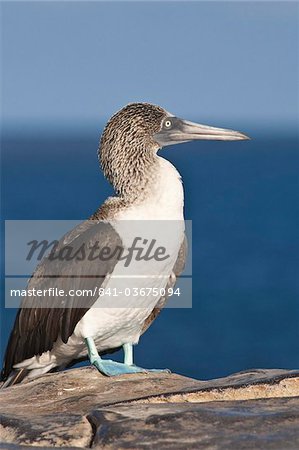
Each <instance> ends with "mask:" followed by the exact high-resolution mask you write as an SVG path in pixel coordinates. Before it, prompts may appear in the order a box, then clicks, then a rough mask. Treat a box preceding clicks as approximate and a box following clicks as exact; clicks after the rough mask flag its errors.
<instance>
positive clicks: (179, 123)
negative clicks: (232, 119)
mask: <svg viewBox="0 0 299 450" xmlns="http://www.w3.org/2000/svg"><path fill="white" fill-rule="evenodd" d="M169 121H170V123H171V125H170V127H169V128H168V129H167V128H166V127H165V125H164V126H163V128H162V129H161V130H160V131H159V132H158V133H156V134H155V136H154V138H155V140H156V141H157V143H158V144H159V145H161V147H164V146H166V145H173V144H180V143H182V142H188V141H195V140H215V141H241V140H246V139H250V138H249V137H248V136H246V135H245V134H243V133H240V132H239V131H234V130H228V129H225V128H215V127H210V126H207V125H201V124H198V123H194V122H189V121H187V120H181V119H178V118H177V117H169ZM166 122H167V120H166V121H165V123H166Z"/></svg>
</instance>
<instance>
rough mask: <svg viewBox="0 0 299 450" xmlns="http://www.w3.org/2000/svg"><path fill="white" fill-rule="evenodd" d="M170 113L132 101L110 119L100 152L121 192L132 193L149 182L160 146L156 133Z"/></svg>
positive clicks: (106, 172)
mask: <svg viewBox="0 0 299 450" xmlns="http://www.w3.org/2000/svg"><path fill="white" fill-rule="evenodd" d="M166 116H167V113H166V111H164V109H162V108H160V107H159V106H155V105H151V104H149V103H131V104H129V105H127V106H125V107H124V108H123V109H121V110H120V111H118V112H117V113H116V114H114V115H113V116H112V117H111V119H110V120H109V122H108V123H107V125H106V127H105V129H104V132H103V134H102V137H101V141H100V147H99V152H98V155H99V160H100V163H101V166H102V169H103V171H104V174H105V176H106V177H107V179H108V180H109V181H110V183H111V184H112V185H113V187H114V189H115V190H116V192H117V193H118V194H120V195H124V194H128V191H132V190H133V189H134V188H136V187H137V185H144V184H145V182H146V178H147V177H148V176H149V175H150V172H151V170H150V169H151V167H153V165H154V162H155V155H156V152H157V150H158V149H159V145H158V144H157V142H156V141H155V140H154V134H155V133H157V132H159V130H160V128H161V123H162V121H163V119H164V118H165V117H166Z"/></svg>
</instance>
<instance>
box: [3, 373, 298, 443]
mask: <svg viewBox="0 0 299 450" xmlns="http://www.w3.org/2000/svg"><path fill="white" fill-rule="evenodd" d="M0 416H1V424H2V425H1V431H0V436H1V444H0V448H1V449H7V450H9V449H10V450H17V449H24V450H28V449H30V448H33V447H34V448H35V447H40V448H44V449H49V448H53V447H54V448H55V447H56V448H57V447H58V448H68V449H80V448H95V449H143V448H146V449H186V448H187V449H201V448H202V449H213V450H217V449H225V450H226V449H228V448H230V450H233V449H238V450H239V449H261V448H262V449H279V450H281V449H284V450H286V449H297V448H299V370H291V371H287V370H260V369H259V370H251V371H248V372H240V373H237V374H234V375H231V376H228V377H226V378H221V379H217V380H211V381H198V380H193V379H191V378H186V377H182V376H180V375H176V374H167V373H163V374H157V373H148V374H136V375H123V376H120V377H115V378H106V377H103V376H101V375H100V374H99V373H98V372H97V371H96V370H95V369H94V368H92V367H84V368H80V369H73V370H68V371H65V372H60V373H53V374H47V375H44V376H42V377H40V378H38V379H37V380H34V381H31V382H28V383H25V384H22V385H17V386H13V387H11V388H7V389H3V390H1V391H0Z"/></svg>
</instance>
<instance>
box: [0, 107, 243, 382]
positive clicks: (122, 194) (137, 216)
mask: <svg viewBox="0 0 299 450" xmlns="http://www.w3.org/2000/svg"><path fill="white" fill-rule="evenodd" d="M246 139H249V138H248V136H247V135H245V134H243V133H241V132H239V131H234V130H230V129H225V128H216V127H211V126H208V125H202V124H198V123H194V122H190V121H187V120H183V119H180V118H178V117H176V116H175V115H173V114H172V113H170V112H168V111H167V110H165V109H163V108H162V107H160V106H157V105H154V104H151V103H144V102H136V103H129V104H128V105H126V106H125V107H123V108H122V109H120V110H119V111H117V112H116V113H115V114H114V115H113V116H112V117H111V118H110V119H109V121H108V122H107V124H106V126H105V128H104V130H103V133H102V136H101V139H100V143H99V148H98V159H99V162H100V166H101V168H102V171H103V173H104V175H105V177H106V179H107V180H108V181H109V182H110V183H111V185H112V187H113V189H114V195H113V196H111V197H108V198H107V199H106V201H105V202H104V203H103V204H102V205H101V206H100V207H99V208H98V209H97V210H96V211H95V212H94V213H93V214H92V215H91V216H90V217H89V219H87V220H86V221H84V222H82V223H80V224H79V225H78V226H76V227H75V228H74V229H72V230H70V231H69V232H68V233H66V234H65V235H64V236H63V237H62V238H61V239H60V240H59V242H58V244H57V246H56V248H55V250H53V251H52V252H51V253H50V255H46V256H44V258H43V259H42V261H41V262H40V263H39V264H38V266H37V268H36V270H35V272H34V273H33V275H32V276H31V278H30V279H29V281H28V285H27V290H30V289H34V288H36V289H44V292H46V289H48V288H49V286H50V285H53V278H54V281H55V286H57V287H58V288H59V289H60V288H61V289H63V290H64V292H68V290H69V289H70V288H73V289H74V290H75V291H76V292H77V289H79V288H81V289H83V288H85V287H88V288H92V289H93V288H95V287H96V288H97V289H95V290H94V295H93V296H91V297H88V298H84V300H83V299H82V298H81V297H76V296H66V297H67V298H64V299H63V300H61V299H60V298H58V297H55V298H52V297H51V296H50V295H49V294H45V295H44V298H43V303H42V307H39V306H40V305H37V304H36V303H35V300H33V299H32V297H29V296H28V295H27V296H26V297H25V298H24V299H23V301H22V304H21V307H20V309H19V310H18V313H17V316H16V319H15V323H14V326H13V329H12V331H11V334H10V337H9V341H8V345H7V349H6V353H5V357H4V364H3V369H2V372H1V380H2V381H3V382H4V383H3V387H7V386H11V385H13V384H16V383H20V382H23V381H24V380H28V379H32V378H35V377H37V376H40V375H42V374H44V373H47V372H49V371H55V370H61V369H64V368H66V367H70V366H71V365H72V364H74V363H75V362H77V361H79V360H81V359H88V358H89V361H90V363H91V364H92V365H93V366H94V367H96V368H97V370H98V371H99V372H100V373H101V374H102V375H105V376H116V375H122V374H130V373H147V372H148V371H151V370H153V371H160V370H161V371H164V370H167V369H144V368H142V367H139V366H137V365H135V364H134V358H133V346H135V345H137V344H138V342H139V339H140V336H141V335H142V334H143V333H144V332H145V331H146V330H147V329H148V328H149V326H150V325H151V324H152V323H153V321H154V320H155V319H156V317H157V316H158V315H159V313H160V312H161V310H162V309H163V307H164V306H165V303H166V301H167V299H168V292H169V290H168V289H169V288H173V287H174V286H175V283H176V279H177V277H179V275H180V274H181V273H182V271H183V270H184V266H185V261H186V258H187V239H186V235H185V228H184V190H183V185H182V180H181V176H180V174H179V172H178V170H177V169H176V168H175V167H174V166H173V165H172V164H171V163H170V162H169V161H168V160H166V159H165V158H163V157H162V156H160V153H159V154H158V152H160V150H161V149H162V148H163V147H165V146H169V145H174V144H180V143H185V142H190V141H195V140H222V141H239V140H246ZM137 223H138V224H140V223H141V224H142V226H141V228H140V226H139V228H138V227H137V228H136V229H134V224H137ZM161 223H163V224H164V226H163V227H161ZM152 224H153V226H155V225H157V224H158V225H157V227H156V228H157V230H156V231H157V232H158V234H159V233H161V235H163V239H164V242H166V244H167V246H168V247H167V255H166V256H167V258H166V256H165V255H164V256H165V257H164V259H163V258H162V266H161V264H160V261H158V260H157V258H152V259H151V260H147V261H143V266H142V268H140V267H141V265H138V263H137V262H136V261H134V263H133V264H131V265H130V264H129V266H130V271H129V272H127V271H126V270H127V269H128V267H126V264H125V262H126V261H125V259H122V258H120V257H119V254H123V253H122V252H124V250H125V249H128V248H129V243H130V242H131V239H132V238H133V237H135V238H136V236H138V235H137V234H136V233H139V232H140V231H142V232H143V233H144V236H146V237H149V236H152V234H151V233H152V230H151V231H150V228H151V226H152ZM165 224H166V225H165ZM171 224H175V225H171ZM147 227H148V229H146V228H147ZM161 228H163V229H164V231H163V232H161ZM165 230H166V232H165ZM163 239H162V240H163ZM143 242H144V243H146V242H147V239H144V240H143ZM82 244H84V245H85V248H92V247H93V246H95V245H96V246H97V248H98V249H99V250H103V251H104V249H105V248H109V249H110V250H111V255H112V256H111V257H110V258H106V259H105V258H103V259H101V260H100V261H99V260H96V261H90V260H89V259H88V258H81V259H80V258H77V259H76V258H73V259H72V260H70V261H68V262H67V263H66V261H65V260H62V259H61V258H59V255H61V254H62V253H63V251H65V249H67V248H69V247H71V248H72V249H73V251H74V253H76V252H77V254H78V252H79V250H80V249H82ZM116 249H120V250H121V252H117V251H115V250H116ZM112 250H113V251H112ZM164 250H165V247H164ZM117 253H118V256H117ZM136 259H137V258H136ZM127 266H128V264H127ZM128 274H129V275H128ZM133 275H134V276H135V275H136V276H135V278H134V276H133ZM136 280H137V281H136ZM51 283H52V284H51ZM134 283H136V284H137V288H138V289H139V291H138V289H137V290H136V292H137V293H136V296H135V297H134V299H132V298H131V297H130V296H129V297H126V298H123V297H122V296H121V295H120V297H121V298H118V299H117V300H113V301H112V299H111V296H109V295H108V294H106V292H108V291H107V290H108V289H111V288H112V289H113V288H115V286H117V287H118V288H119V289H120V287H121V288H124V289H126V287H128V286H129V287H130V288H132V289H133V287H134ZM146 287H149V288H150V295H148V296H146V297H144V296H142V295H141V293H140V292H141V288H146ZM98 288H99V289H100V288H102V292H103V294H102V295H99V290H98ZM154 288H156V290H155V289H154ZM161 288H162V290H161ZM163 289H164V290H163ZM133 300H134V301H133ZM120 348H122V349H123V352H124V360H123V363H120V362H117V361H114V360H112V359H106V358H103V355H106V354H107V353H113V352H114V351H116V350H118V349H120Z"/></svg>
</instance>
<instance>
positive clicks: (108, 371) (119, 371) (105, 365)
mask: <svg viewBox="0 0 299 450" xmlns="http://www.w3.org/2000/svg"><path fill="white" fill-rule="evenodd" d="M92 364H93V365H94V366H95V367H96V368H97V369H98V371H99V372H101V373H102V374H103V375H106V376H107V377H113V376H116V375H124V374H126V373H148V372H166V373H170V370H168V369H165V370H163V369H143V368H142V367H138V366H133V365H132V366H129V365H128V364H123V363H119V362H116V361H112V360H111V359H102V358H100V357H98V358H96V359H94V361H92Z"/></svg>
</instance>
